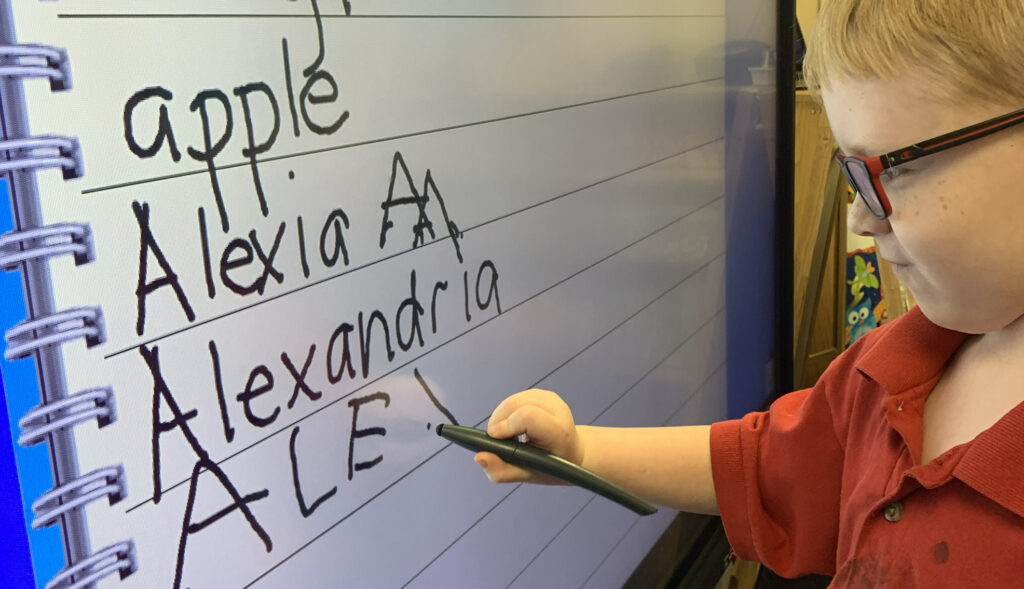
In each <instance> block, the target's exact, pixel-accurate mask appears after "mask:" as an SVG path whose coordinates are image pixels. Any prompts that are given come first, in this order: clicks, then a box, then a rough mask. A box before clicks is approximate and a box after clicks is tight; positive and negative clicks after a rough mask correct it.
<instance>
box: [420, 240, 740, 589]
mask: <svg viewBox="0 0 1024 589" xmlns="http://www.w3.org/2000/svg"><path fill="white" fill-rule="evenodd" d="M719 257H721V256H719ZM715 259H718V258H715ZM713 261H714V260H711V261H709V262H708V265H709V264H711V262H713ZM706 266H707V265H705V266H704V267H706ZM684 282H685V281H684ZM680 284H682V283H680ZM678 286H679V284H677V285H676V286H673V287H672V288H670V289H669V290H667V291H665V292H664V293H662V294H661V295H660V296H658V297H657V299H655V301H657V300H658V299H660V298H662V297H663V296H665V295H666V294H668V293H669V292H671V291H673V290H675V289H676V288H678ZM655 301H651V303H648V304H647V305H645V306H644V307H643V308H644V309H646V308H647V307H649V306H650V305H651V304H653V303H654V302H655ZM641 310H643V309H641ZM723 312H724V309H719V310H718V311H716V312H715V313H714V314H713V315H712V316H711V317H710V318H708V320H707V321H705V322H704V323H702V324H701V325H700V326H698V327H697V328H696V329H694V330H693V333H691V334H689V335H688V336H687V337H685V338H684V339H683V341H682V342H680V343H679V344H678V345H676V347H674V348H672V350H671V351H669V353H668V354H666V355H665V356H664V357H662V358H661V360H659V361H658V362H656V363H655V364H654V366H652V367H651V368H650V369H648V370H647V372H645V373H644V374H643V375H641V376H640V378H638V379H637V380H636V381H634V382H633V384H631V385H630V386H629V388H627V389H626V390H625V391H623V392H622V393H621V394H620V395H619V396H618V397H615V399H614V400H613V401H612V402H611V403H609V404H608V406H606V407H605V408H604V410H602V411H601V412H600V413H598V414H597V416H595V417H594V418H593V419H592V420H590V421H589V422H588V423H587V425H593V424H594V423H595V422H596V421H597V420H598V419H600V418H601V416H602V415H604V414H605V413H607V412H608V411H609V410H610V409H611V408H612V407H614V406H615V405H616V404H617V403H618V402H619V401H621V400H622V399H623V398H624V397H625V396H626V395H628V394H629V393H630V392H631V391H632V390H633V389H635V388H636V387H637V386H639V385H640V383H642V382H643V381H644V380H646V379H647V377H649V376H650V375H651V374H653V373H654V371H655V370H657V369H658V368H659V367H660V366H662V365H663V364H664V363H665V362H668V360H669V359H670V358H672V356H674V355H675V354H676V353H677V352H679V350H681V349H682V348H683V346H685V345H686V344H687V343H688V342H689V341H690V340H691V339H693V337H694V336H696V335H697V334H698V333H700V332H701V331H702V330H703V329H704V328H706V327H707V326H708V325H710V324H711V323H712V322H713V321H714V320H716V319H717V318H718V317H719V316H720V315H721V314H722V313H723ZM634 316H636V313H634V315H632V316H630V317H629V318H627V319H626V321H628V320H629V319H631V318H632V317H634ZM626 321H623V322H622V323H620V324H619V325H617V326H616V328H615V329H617V328H618V327H621V326H622V325H623V324H625V323H626ZM613 331H614V330H613ZM610 333H611V332H608V333H606V334H604V335H602V336H601V337H600V338H598V339H597V340H596V341H595V342H593V343H591V344H590V346H587V348H590V347H591V346H593V345H594V344H596V343H597V342H598V341H600V340H602V339H604V338H605V337H606V336H607V335H609V334H610ZM585 350H586V348H585V349H584V350H581V351H580V352H579V353H577V354H576V356H579V355H580V354H582V353H583V352H584V351H585ZM576 356H573V357H574V358H575V357H576ZM570 360H571V359H570ZM566 364H568V361H567V362H566V363H563V364H562V365H561V366H559V367H558V368H555V369H554V370H552V371H551V372H549V373H548V374H546V375H544V376H543V377H541V379H540V380H538V381H537V382H535V383H534V384H533V385H532V388H535V387H537V386H540V385H541V384H542V383H543V382H544V381H545V380H546V379H547V378H549V377H550V376H551V375H553V374H554V373H555V372H557V371H558V370H560V369H561V368H562V367H564V366H565V365H566ZM723 365H724V362H723V363H722V364H720V365H719V366H718V367H717V368H715V369H714V370H712V371H711V372H710V373H709V374H708V376H707V377H706V378H705V379H704V382H702V383H701V384H700V385H699V386H697V387H696V388H695V389H694V390H693V392H691V393H690V396H688V397H687V398H686V399H685V400H684V401H683V402H682V404H681V405H679V407H678V408H676V410H675V411H673V412H672V413H671V414H670V415H669V417H668V418H667V419H665V421H663V422H662V423H661V425H663V426H664V425H665V424H666V423H668V422H669V421H670V420H671V419H672V418H673V417H674V416H675V415H676V414H677V413H679V411H681V410H682V409H683V407H686V405H687V404H688V403H689V402H690V400H691V399H693V398H694V397H695V396H696V395H697V394H698V393H700V392H702V391H703V390H704V387H705V386H707V384H708V382H710V381H711V378H712V377H713V376H714V375H715V374H717V373H718V371H719V370H720V369H721V367H722V366H723ZM486 420H487V418H486V417H485V418H484V419H482V420H480V421H479V422H477V424H476V427H480V425H481V424H482V423H483V422H484V421H486ZM445 447H447V446H445ZM520 486H522V484H521V483H520V484H519V485H517V486H516V488H515V489H512V491H511V492H509V495H511V494H512V493H513V492H515V491H516V490H518V489H519V487H520ZM506 497H507V496H506ZM595 497H596V495H595ZM502 500H504V499H502ZM592 500H593V498H591V501H592ZM499 503H500V502H499ZM589 504H590V501H587V502H586V504H584V506H583V507H581V508H580V511H581V512H582V510H583V509H584V508H585V507H586V506H587V505H589ZM494 507H497V505H495V506H494ZM494 507H492V508H491V509H489V510H488V511H487V513H485V514H484V515H483V516H481V517H480V518H479V519H477V520H476V521H475V522H473V523H472V524H471V525H470V526H469V528H467V529H466V530H465V531H464V532H462V533H461V534H459V536H458V537H457V538H456V539H455V540H453V541H452V542H451V543H449V544H448V546H446V547H445V548H444V549H443V550H442V551H441V552H440V553H438V554H437V555H436V556H434V558H433V559H431V561H430V562H428V563H427V564H426V565H425V566H424V567H423V568H422V569H420V570H419V572H417V573H416V574H415V575H413V577H412V578H411V579H409V580H408V581H406V582H405V584H404V585H402V587H406V586H408V585H409V583H412V582H413V581H414V580H416V578H417V577H419V576H420V575H421V574H423V572H424V571H426V570H427V569H428V568H430V567H431V565H433V564H434V563H435V562H436V561H437V560H438V559H439V558H441V556H442V555H444V553H446V552H448V550H450V549H451V548H452V547H453V546H455V545H456V544H457V543H458V542H459V540H461V539H462V538H463V536H465V535H466V534H468V533H469V531H470V530H472V529H473V528H475V527H476V526H477V525H479V524H480V523H481V522H482V521H483V520H484V519H485V518H486V517H487V516H488V515H489V514H490V513H491V512H492V511H493V510H494ZM577 515H579V513H577ZM572 519H576V517H575V516H573V518H572ZM637 519H639V516H638V517H637ZM569 523H572V520H570V522H569ZM568 525H569V524H568V523H567V524H566V525H565V527H568ZM565 527H563V528H562V530H559V532H558V533H557V534H555V537H554V538H552V539H551V541H549V542H548V543H547V544H545V545H544V548H542V549H541V552H543V551H544V549H545V548H547V546H548V545H550V544H551V542H554V540H555V538H557V537H558V535H559V534H561V533H562V531H564V530H565ZM537 556H540V552H538V553H537V555H536V556H534V558H533V560H531V561H530V563H528V564H527V565H526V567H525V568H523V569H522V570H521V571H519V574H517V575H516V576H515V577H514V578H513V579H512V581H511V582H509V585H511V584H512V583H514V582H515V580H516V579H518V578H519V577H520V575H522V574H523V573H524V572H526V569H527V568H529V567H530V564H533V561H534V560H536V558H537Z"/></svg>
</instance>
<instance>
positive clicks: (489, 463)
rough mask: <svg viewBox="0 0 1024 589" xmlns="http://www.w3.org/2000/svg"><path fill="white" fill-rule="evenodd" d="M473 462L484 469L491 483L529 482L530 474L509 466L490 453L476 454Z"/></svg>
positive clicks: (514, 466) (512, 465)
mask: <svg viewBox="0 0 1024 589" xmlns="http://www.w3.org/2000/svg"><path fill="white" fill-rule="evenodd" d="M473 460H474V461H475V462H476V463H477V464H479V465H480V468H483V469H484V474H486V475H487V478H488V479H490V480H491V482H492V483H517V482H520V481H527V480H530V478H531V476H532V473H531V472H530V471H528V470H526V469H523V468H520V467H518V466H516V465H514V464H509V463H507V462H505V461H504V460H502V459H501V458H498V457H497V456H496V455H494V454H491V453H490V452H477V453H476V455H475V456H473Z"/></svg>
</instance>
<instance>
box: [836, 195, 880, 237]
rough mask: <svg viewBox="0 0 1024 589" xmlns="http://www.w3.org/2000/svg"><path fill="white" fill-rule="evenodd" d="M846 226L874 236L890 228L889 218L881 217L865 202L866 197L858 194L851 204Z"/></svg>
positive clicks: (858, 233)
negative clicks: (873, 212)
mask: <svg viewBox="0 0 1024 589" xmlns="http://www.w3.org/2000/svg"><path fill="white" fill-rule="evenodd" d="M846 226H847V227H849V229H850V231H852V232H853V233H856V234H857V235H862V236H865V237H874V236H875V235H880V234H883V233H888V232H889V230H890V227H889V220H888V219H879V218H878V217H876V216H875V215H874V214H872V212H871V211H870V210H869V209H868V206H867V205H866V204H864V199H863V198H861V196H860V195H859V194H858V195H857V198H855V199H853V203H852V204H851V205H850V210H849V212H848V213H847V215H846Z"/></svg>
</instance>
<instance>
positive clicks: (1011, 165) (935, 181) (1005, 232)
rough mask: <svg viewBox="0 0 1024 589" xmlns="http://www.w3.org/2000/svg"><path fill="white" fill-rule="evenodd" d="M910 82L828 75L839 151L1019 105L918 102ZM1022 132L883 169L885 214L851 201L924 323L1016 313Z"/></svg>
mask: <svg viewBox="0 0 1024 589" xmlns="http://www.w3.org/2000/svg"><path fill="white" fill-rule="evenodd" d="M927 97H928V87H927V84H925V83H923V82H919V81H915V80H913V79H909V78H908V79H906V80H900V81H898V82H883V81H878V80H842V81H838V82H836V81H833V83H832V87H831V89H830V90H828V91H823V99H824V103H825V109H826V111H827V112H828V117H829V121H830V123H831V125H832V131H833V133H834V135H835V138H836V141H837V142H838V143H839V147H840V149H842V150H843V152H844V153H846V154H849V155H861V156H875V155H880V154H882V153H886V152H889V151H892V150H896V149H899V148H902V147H906V146H908V145H912V144H914V143H916V142H920V141H924V140H926V139H930V138H932V137H935V136H937V135H941V134H943V133H947V132H949V131H955V130H957V129H960V128H962V127H966V126H968V125H971V124H974V123H978V122H981V121H984V120H987V119H989V118H992V117H995V116H998V115H1001V114H1005V113H1007V112H1010V111H1013V110H1015V109H1017V108H1020V107H1022V106H1024V105H1007V106H1002V107H1000V106H984V105H971V104H963V105H961V106H957V107H951V106H947V105H942V104H938V103H936V102H931V101H929V100H928V98H927ZM1022 148H1024V131H1021V129H1020V128H1019V127H1018V128H1012V129H1009V130H1005V131H1000V132H999V133H996V134H994V135H991V136H989V137H986V138H983V139H978V140H975V141H974V142H971V143H968V144H965V145H961V146H958V147H955V148H953V149H949V150H946V151H943V152H941V153H938V154H935V155H931V156H928V157H925V158H922V159H919V160H915V161H912V162H909V163H907V164H905V165H904V166H900V167H899V169H898V170H899V171H898V173H897V176H895V177H892V178H888V179H887V178H886V177H885V176H883V182H884V183H885V187H886V193H887V194H888V196H889V200H890V202H891V203H892V215H891V216H890V217H889V218H888V219H885V220H880V219H878V218H876V217H874V216H872V215H871V213H870V212H869V211H868V209H867V207H866V206H865V205H864V203H863V202H862V201H861V199H860V198H858V199H857V200H856V202H855V203H854V204H853V205H852V206H851V208H850V214H849V218H848V225H849V227H850V229H851V230H852V231H853V232H855V233H858V234H861V235H870V236H872V237H874V238H875V242H876V243H877V245H878V250H879V254H880V255H881V256H882V257H883V258H885V259H887V260H889V261H891V262H894V263H896V264H898V265H897V266H895V267H894V269H895V270H896V274H897V277H898V278H899V279H900V280H901V281H902V282H903V284H905V285H906V286H907V288H909V289H910V291H911V292H912V293H913V294H914V297H915V298H916V299H917V303H918V304H919V305H920V307H921V310H922V311H924V313H925V315H927V316H928V318H929V319H931V320H932V321H933V322H935V323H937V324H939V325H942V326H945V327H948V328H951V329H956V330H959V331H964V332H968V333H986V332H990V331H995V330H997V329H1001V328H1003V327H1006V326H1007V325H1009V324H1010V323H1012V322H1013V321H1015V320H1017V319H1018V318H1019V317H1021V316H1022V315H1024V161H1022V157H1021V156H1022V155H1024V149H1022Z"/></svg>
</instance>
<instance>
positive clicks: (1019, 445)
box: [953, 403, 1024, 517]
mask: <svg viewBox="0 0 1024 589" xmlns="http://www.w3.org/2000/svg"><path fill="white" fill-rule="evenodd" d="M1021 432H1024V403H1022V404H1020V405H1017V407H1015V408H1014V409H1013V410H1011V411H1010V412H1009V413H1007V414H1006V415H1004V416H1003V417H1002V419H1000V420H999V421H997V422H996V423H995V425H993V426H992V427H991V428H989V429H987V430H985V431H983V432H981V433H980V434H978V437H977V438H975V439H974V441H973V442H970V443H969V445H968V447H967V449H966V451H965V452H964V456H963V458H962V459H961V460H960V462H959V463H958V464H957V465H956V467H955V468H954V469H953V476H955V477H956V478H958V479H960V480H961V481H963V482H964V483H966V484H967V485H968V486H970V487H972V488H973V489H974V490H975V491H978V492H979V493H981V494H982V495H985V496H986V497H988V498H989V499H992V500H993V501H995V502H996V503H999V504H1000V505H1002V506H1003V507H1005V508H1006V509H1009V510H1010V511H1012V512H1014V513H1016V514H1017V515H1018V516H1020V517H1024V494H1022V493H1021V492H1020V486H1021V480H1024V463H1022V461H1021V456H1024V436H1022V435H1021Z"/></svg>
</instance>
